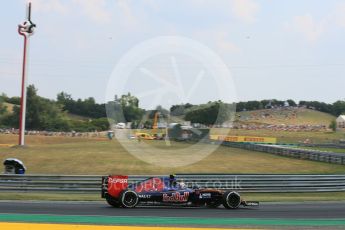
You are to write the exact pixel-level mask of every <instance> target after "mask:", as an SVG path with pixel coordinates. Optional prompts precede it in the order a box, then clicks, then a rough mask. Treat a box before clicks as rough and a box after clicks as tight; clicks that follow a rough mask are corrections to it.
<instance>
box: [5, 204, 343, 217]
mask: <svg viewBox="0 0 345 230" xmlns="http://www.w3.org/2000/svg"><path fill="white" fill-rule="evenodd" d="M0 213H2V214H4V213H6V214H50V215H79V216H91V215H97V216H126V217H128V216H130V217H184V218H186V217H187V218H194V217H195V218H203V217H205V218H284V219H286V218H291V219H321V218H323V219H328V218H345V202H313V203H312V202H308V203H262V204H260V206H259V207H246V208H240V209H237V210H227V209H224V208H217V209H209V208H184V207H137V208H134V209H123V208H112V207H110V206H108V205H107V204H106V203H105V202H28V201H0Z"/></svg>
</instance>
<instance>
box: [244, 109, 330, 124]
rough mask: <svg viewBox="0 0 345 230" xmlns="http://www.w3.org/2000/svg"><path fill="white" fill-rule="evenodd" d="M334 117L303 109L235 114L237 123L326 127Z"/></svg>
mask: <svg viewBox="0 0 345 230" xmlns="http://www.w3.org/2000/svg"><path fill="white" fill-rule="evenodd" d="M334 119H335V117H334V116H332V115H330V114H328V113H323V112H319V111H316V110H311V109H305V108H291V109H281V110H277V109H263V110H255V111H244V112H239V113H237V121H239V122H242V123H256V124H273V125H281V124H285V125H326V126H328V125H329V124H330V122H331V121H332V120H334Z"/></svg>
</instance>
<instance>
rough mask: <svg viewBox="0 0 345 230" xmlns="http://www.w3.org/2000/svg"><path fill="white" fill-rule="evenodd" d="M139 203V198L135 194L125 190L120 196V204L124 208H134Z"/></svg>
mask: <svg viewBox="0 0 345 230" xmlns="http://www.w3.org/2000/svg"><path fill="white" fill-rule="evenodd" d="M138 203H139V196H138V194H137V193H136V192H134V191H130V190H125V191H123V192H122V193H121V195H120V204H121V206H122V207H124V208H134V207H135V206H137V204H138Z"/></svg>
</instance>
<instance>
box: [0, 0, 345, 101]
mask: <svg viewBox="0 0 345 230" xmlns="http://www.w3.org/2000/svg"><path fill="white" fill-rule="evenodd" d="M25 4H26V1H24V0H6V1H2V6H1V8H0V15H1V20H0V28H1V31H2V33H1V43H0V92H4V93H6V94H8V95H9V96H17V95H19V92H20V71H21V56H22V46H23V44H22V43H23V38H22V37H21V36H19V35H18V34H17V24H19V23H21V22H22V21H23V20H24V18H25ZM32 4H33V13H32V20H33V21H34V22H35V23H36V24H37V30H36V33H35V34H34V36H33V37H32V38H31V40H30V62H29V64H30V67H29V83H30V84H35V86H36V87H37V88H38V89H39V94H40V95H42V96H45V97H48V98H56V94H57V93H58V92H61V91H65V92H68V93H70V94H72V96H73V97H74V98H86V97H89V96H92V97H94V98H95V99H96V101H98V102H103V101H104V100H105V94H106V89H107V84H108V81H109V78H110V76H111V73H112V71H113V69H114V67H115V66H116V64H117V63H118V62H119V60H120V59H121V57H123V55H125V54H126V53H127V52H128V51H129V50H131V48H133V47H134V46H136V45H137V44H139V43H141V42H143V41H145V40H147V39H151V38H155V37H157V36H182V37H187V38H190V39H193V40H195V41H197V42H200V43H202V44H204V45H205V46H207V47H209V48H210V49H211V50H212V51H214V52H215V53H216V54H218V55H219V57H221V58H222V60H223V62H224V63H225V64H226V65H227V66H228V68H229V70H230V71H231V76H232V79H233V83H231V84H234V88H236V95H237V96H236V100H237V101H239V100H241V101H245V100H257V99H269V98H277V99H283V100H284V99H289V98H291V99H294V100H297V101H299V100H320V101H325V102H334V101H336V100H339V99H344V98H345V95H344V86H345V42H344V41H345V1H344V0H329V1H324V0H289V1H283V0H265V1H259V0H226V1H223V0H183V1H182V0H176V1H163V0H128V1H125V0H112V1H110V0H109V1H107V0H68V1H67V0H32ZM181 62H183V59H181V60H177V63H178V64H179V65H180V66H181V67H180V71H181V72H182V73H183V72H185V73H188V72H189V71H191V70H190V67H189V66H188V65H184V64H183V63H181ZM155 68H157V69H158V68H159V64H156V66H155V67H153V70H152V71H154V70H155ZM206 75H207V74H206ZM138 77H139V76H138ZM142 77H144V76H142ZM184 77H185V78H187V76H184ZM133 79H134V80H135V78H133ZM207 79H208V78H207V77H205V80H204V84H211V83H212V82H211V81H212V80H210V79H208V80H207ZM138 82H140V81H138ZM143 82H146V83H142V81H141V83H140V84H141V87H144V88H145V87H146V85H145V84H147V88H149V86H150V85H152V82H150V81H149V80H144V81H143ZM133 84H136V83H133ZM229 84H230V83H229ZM185 87H188V86H185ZM211 89H212V90H208V91H207V90H206V92H203V93H199V95H198V93H196V95H195V97H194V99H195V100H194V102H201V101H198V100H197V98H200V95H201V94H202V95H203V97H202V98H203V100H207V99H214V95H215V94H216V92H215V91H217V89H214V88H212V87H211ZM116 93H121V92H116ZM132 93H134V94H135V93H136V92H132ZM114 94H115V92H114ZM198 96H199V97H198ZM143 100H149V99H143ZM174 102H176V103H178V101H173V102H171V103H174ZM143 103H144V104H145V102H143ZM147 104H148V103H147ZM161 104H164V103H161Z"/></svg>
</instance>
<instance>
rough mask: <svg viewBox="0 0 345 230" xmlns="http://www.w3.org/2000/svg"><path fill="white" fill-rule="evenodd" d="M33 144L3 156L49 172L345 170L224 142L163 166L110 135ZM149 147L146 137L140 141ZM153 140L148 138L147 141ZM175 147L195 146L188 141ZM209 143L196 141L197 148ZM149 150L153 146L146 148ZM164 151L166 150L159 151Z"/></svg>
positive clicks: (31, 140)
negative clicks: (199, 156) (196, 157)
mask: <svg viewBox="0 0 345 230" xmlns="http://www.w3.org/2000/svg"><path fill="white" fill-rule="evenodd" d="M17 138H18V137H17V136H15V135H0V144H1V143H6V144H9V143H14V144H15V143H16V142H17ZM27 143H28V147H27V148H7V147H0V156H1V159H0V160H2V161H3V160H4V159H6V158H8V157H16V158H19V159H21V160H23V161H24V163H25V164H26V166H27V167H28V173H48V174H103V175H106V174H109V173H116V174H168V173H172V172H174V173H320V174H323V173H345V166H342V165H334V164H328V163H321V162H314V161H307V160H299V159H293V158H286V157H280V156H276V155H272V154H267V153H259V152H253V151H248V150H242V149H235V148H228V147H224V146H221V147H219V148H218V149H217V150H216V151H214V152H213V153H212V154H211V155H209V156H208V157H206V158H204V159H203V160H201V161H199V162H196V163H194V164H191V165H188V166H185V167H178V168H173V167H171V168H170V167H168V168H166V167H158V166H154V165H151V164H148V163H145V162H143V161H141V160H138V159H137V158H135V157H133V156H132V155H131V154H129V153H128V152H127V151H126V149H124V148H123V146H122V145H120V143H119V142H117V141H116V140H113V141H109V140H107V139H106V138H105V137H104V138H68V137H43V136H28V137H27ZM131 143H132V144H133V145H137V146H138V148H137V149H138V151H142V150H145V148H147V147H148V146H147V145H145V142H144V141H143V142H141V143H138V142H137V141H136V140H132V142H131ZM146 143H147V142H146ZM150 144H151V145H154V146H155V147H156V148H161V149H164V148H170V147H168V146H166V145H165V142H164V141H151V142H150ZM173 146H174V148H176V149H177V148H178V149H179V150H180V151H183V150H185V155H188V154H189V153H190V152H189V151H191V150H190V149H187V147H190V145H189V144H186V143H174V145H173ZM204 147H205V146H203V145H199V146H193V147H192V149H193V150H192V151H193V152H197V151H198V149H202V148H204ZM143 152H148V150H146V151H143ZM159 157H161V158H162V157H164V156H157V158H159Z"/></svg>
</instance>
